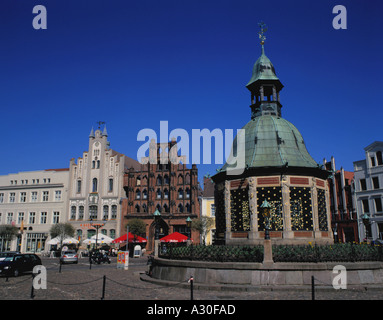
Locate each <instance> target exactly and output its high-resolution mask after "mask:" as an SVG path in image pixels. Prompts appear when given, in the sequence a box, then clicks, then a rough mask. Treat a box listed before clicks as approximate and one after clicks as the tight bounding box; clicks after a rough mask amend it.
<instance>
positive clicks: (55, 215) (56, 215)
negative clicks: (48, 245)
mask: <svg viewBox="0 0 383 320" xmlns="http://www.w3.org/2000/svg"><path fill="white" fill-rule="evenodd" d="M59 222H60V212H58V211H54V212H53V224H57V223H59Z"/></svg>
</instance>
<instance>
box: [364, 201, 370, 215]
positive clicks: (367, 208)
mask: <svg viewBox="0 0 383 320" xmlns="http://www.w3.org/2000/svg"><path fill="white" fill-rule="evenodd" d="M362 205H363V212H364V213H369V212H370V206H369V205H368V199H363V200H362Z"/></svg>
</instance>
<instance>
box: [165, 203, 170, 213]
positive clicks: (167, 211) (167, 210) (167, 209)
mask: <svg viewBox="0 0 383 320" xmlns="http://www.w3.org/2000/svg"><path fill="white" fill-rule="evenodd" d="M164 212H166V213H169V212H170V210H169V207H168V205H167V204H166V203H165V204H164Z"/></svg>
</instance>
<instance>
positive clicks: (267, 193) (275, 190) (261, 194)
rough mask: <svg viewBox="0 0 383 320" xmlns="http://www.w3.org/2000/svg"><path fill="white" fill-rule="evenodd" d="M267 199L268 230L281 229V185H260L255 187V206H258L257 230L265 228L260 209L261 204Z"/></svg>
mask: <svg viewBox="0 0 383 320" xmlns="http://www.w3.org/2000/svg"><path fill="white" fill-rule="evenodd" d="M264 200H267V202H268V203H270V205H271V210H270V230H271V231H282V230H283V215H282V188H281V187H261V188H257V207H258V230H260V231H264V230H265V222H264V218H263V214H262V210H261V204H262V203H263V201H264Z"/></svg>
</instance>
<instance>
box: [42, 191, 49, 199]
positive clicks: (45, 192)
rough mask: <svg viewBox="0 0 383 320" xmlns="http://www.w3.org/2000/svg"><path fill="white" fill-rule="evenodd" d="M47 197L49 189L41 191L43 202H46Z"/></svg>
mask: <svg viewBox="0 0 383 320" xmlns="http://www.w3.org/2000/svg"><path fill="white" fill-rule="evenodd" d="M48 197H49V191H43V202H47V201H48Z"/></svg>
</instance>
